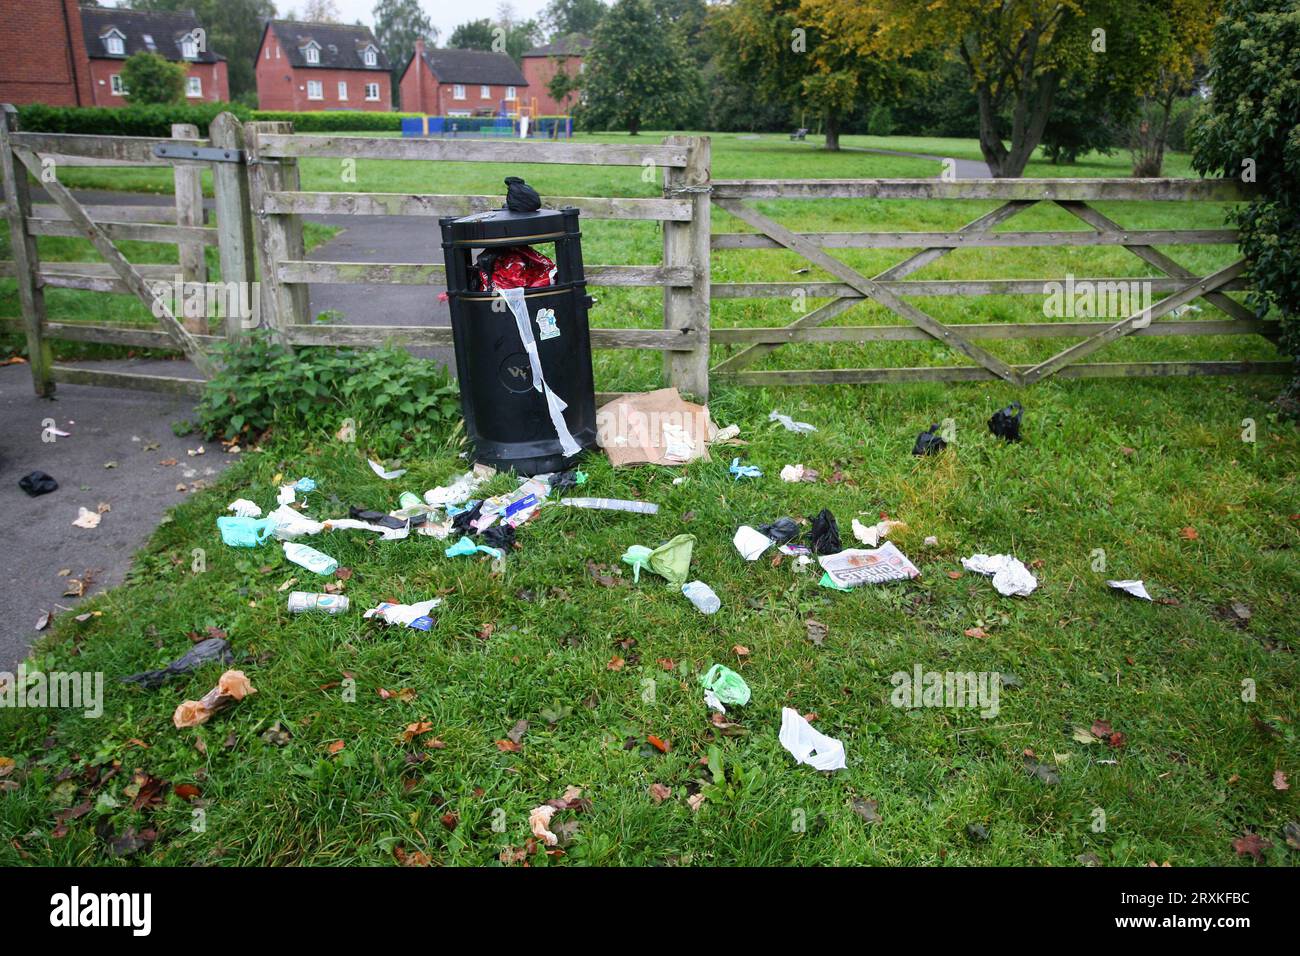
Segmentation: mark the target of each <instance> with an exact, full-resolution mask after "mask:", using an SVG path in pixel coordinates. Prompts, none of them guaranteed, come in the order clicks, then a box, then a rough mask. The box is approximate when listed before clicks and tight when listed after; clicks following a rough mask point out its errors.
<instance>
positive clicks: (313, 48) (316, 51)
mask: <svg viewBox="0 0 1300 956" xmlns="http://www.w3.org/2000/svg"><path fill="white" fill-rule="evenodd" d="M302 57H303V59H304V60H306V61H307V62H308V63H309V64H311V65H312V66H316V65H317V64H319V63H320V47H319V46H318V45H317V44H316V41H315V40H313V41H312V42H311V43H308V44H307V45H306V46H305V47H303V48H302Z"/></svg>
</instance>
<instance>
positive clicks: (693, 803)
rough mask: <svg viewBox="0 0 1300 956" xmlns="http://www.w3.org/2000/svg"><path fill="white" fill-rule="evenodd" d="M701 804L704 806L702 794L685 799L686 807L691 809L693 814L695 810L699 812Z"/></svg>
mask: <svg viewBox="0 0 1300 956" xmlns="http://www.w3.org/2000/svg"><path fill="white" fill-rule="evenodd" d="M703 804H704V794H703V793H695V794H692V795H691V796H689V797H687V798H686V805H687V806H688V807H690V808H691V812H692V813H695V812H696V811H697V810H699V809H700V807H701V806H703Z"/></svg>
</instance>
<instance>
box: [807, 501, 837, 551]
mask: <svg viewBox="0 0 1300 956" xmlns="http://www.w3.org/2000/svg"><path fill="white" fill-rule="evenodd" d="M808 541H809V544H810V545H811V546H812V549H813V553H814V554H839V553H840V552H841V551H843V550H844V545H842V544H841V543H840V527H839V525H837V524H836V523H835V516H834V515H833V514H831V512H830V509H829V508H823V509H822V510H821V512H820V513H819V514H818V515H817V517H815V518H813V519H812V528H811V530H809V532H808Z"/></svg>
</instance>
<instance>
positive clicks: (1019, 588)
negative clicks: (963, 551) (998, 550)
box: [961, 554, 1038, 597]
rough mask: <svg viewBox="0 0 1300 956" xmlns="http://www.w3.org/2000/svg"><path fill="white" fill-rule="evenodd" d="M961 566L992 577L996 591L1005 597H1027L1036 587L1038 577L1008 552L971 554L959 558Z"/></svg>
mask: <svg viewBox="0 0 1300 956" xmlns="http://www.w3.org/2000/svg"><path fill="white" fill-rule="evenodd" d="M961 566H962V567H963V568H965V569H966V570H967V571H973V572H975V573H976V574H983V575H985V576H988V577H992V578H993V586H994V587H995V588H997V590H998V593H999V594H1002V595H1005V596H1007V597H1028V596H1029V595H1031V594H1033V593H1034V588H1036V587H1038V579H1037V578H1035V577H1034V576H1033V574H1032V573H1030V571H1029V569H1028V568H1027V567H1025V565H1024V562H1022V561H1020V560H1019V559H1018V558H1014V557H1012V556H1011V555H1009V554H972V555H971V556H970V557H969V558H962V559H961Z"/></svg>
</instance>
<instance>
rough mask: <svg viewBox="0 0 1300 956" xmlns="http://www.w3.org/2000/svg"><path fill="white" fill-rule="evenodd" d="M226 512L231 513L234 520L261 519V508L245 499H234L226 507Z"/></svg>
mask: <svg viewBox="0 0 1300 956" xmlns="http://www.w3.org/2000/svg"><path fill="white" fill-rule="evenodd" d="M226 510H227V511H233V512H234V513H235V517H236V518H260V517H262V508H261V506H260V505H257V504H255V503H254V502H252V501H249V500H248V499H247V498H236V499H235V500H234V501H232V502H231V503H230V504H228V505H226Z"/></svg>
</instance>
